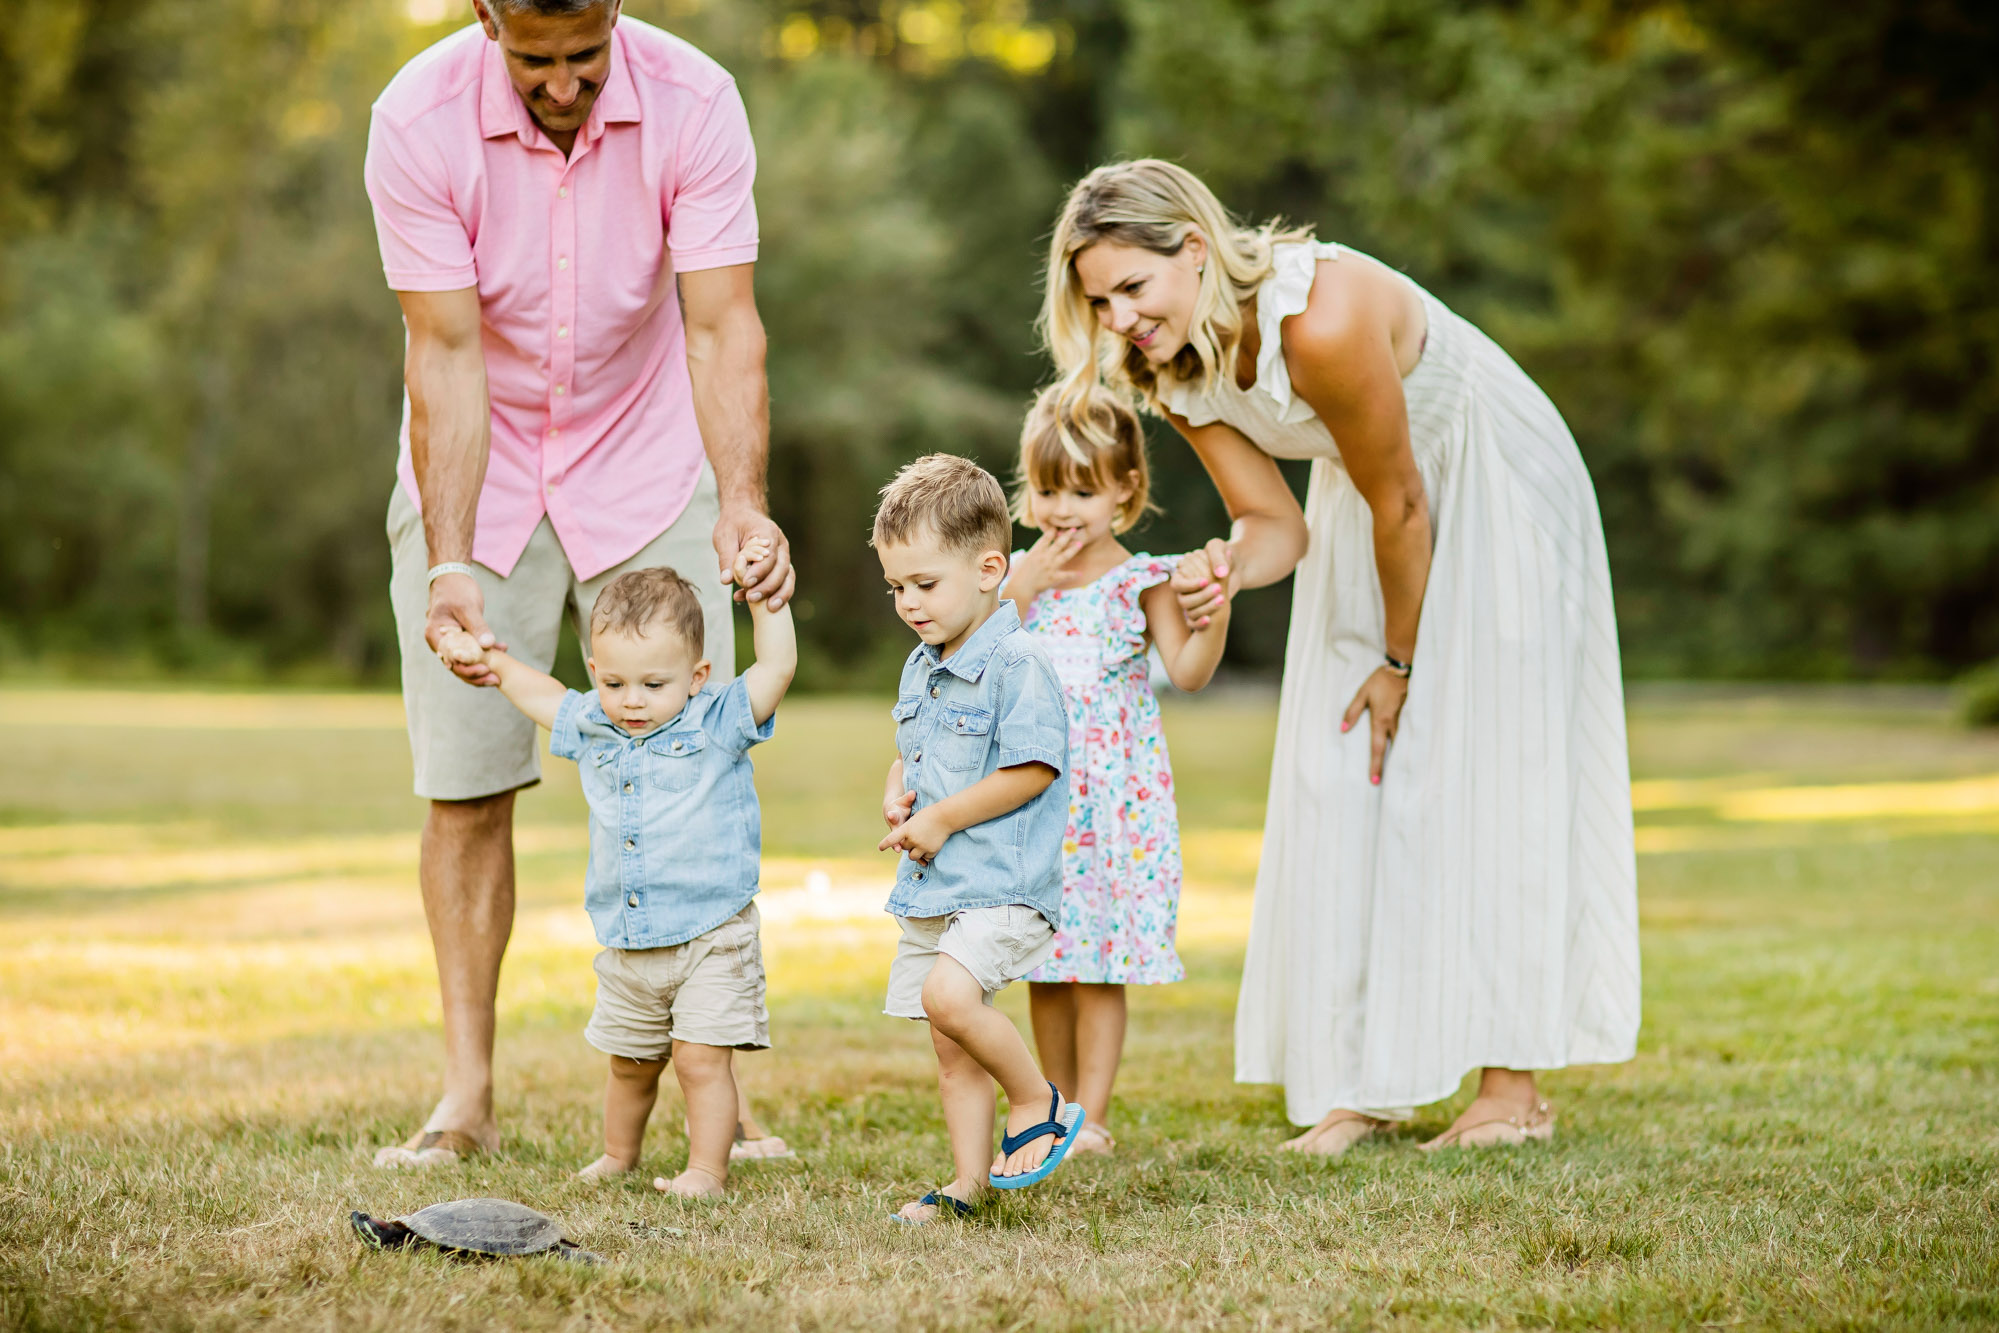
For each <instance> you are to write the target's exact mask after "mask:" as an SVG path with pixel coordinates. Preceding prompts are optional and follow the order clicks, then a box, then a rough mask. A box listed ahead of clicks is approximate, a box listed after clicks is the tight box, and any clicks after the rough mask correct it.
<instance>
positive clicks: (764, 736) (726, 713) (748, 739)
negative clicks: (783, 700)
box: [701, 676, 777, 754]
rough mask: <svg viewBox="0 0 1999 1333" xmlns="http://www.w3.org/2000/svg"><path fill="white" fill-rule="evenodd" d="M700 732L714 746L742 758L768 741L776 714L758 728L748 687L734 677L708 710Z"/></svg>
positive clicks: (740, 678) (747, 684)
mask: <svg viewBox="0 0 1999 1333" xmlns="http://www.w3.org/2000/svg"><path fill="white" fill-rule="evenodd" d="M701 729H702V730H703V731H705V732H707V733H708V734H709V735H710V736H712V737H713V738H714V739H715V741H716V743H717V744H719V745H721V746H722V747H723V748H724V749H726V750H727V751H728V752H729V753H731V754H743V753H745V752H746V751H748V750H749V748H750V747H751V746H752V745H761V744H763V743H764V742H765V741H767V740H769V739H770V738H771V736H772V734H774V733H775V732H776V730H777V714H776V712H772V713H771V715H770V716H769V717H767V718H765V719H764V720H763V725H762V726H758V725H757V715H756V710H755V709H753V708H752V707H751V706H750V687H749V683H748V681H747V679H746V678H745V677H742V676H738V677H736V678H735V679H734V680H732V681H730V682H729V688H728V689H726V690H723V691H722V697H721V698H719V699H717V700H716V701H715V706H714V707H713V708H710V709H709V710H708V715H707V716H706V717H705V718H703V719H702V726H701Z"/></svg>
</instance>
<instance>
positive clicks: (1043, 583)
mask: <svg viewBox="0 0 1999 1333" xmlns="http://www.w3.org/2000/svg"><path fill="white" fill-rule="evenodd" d="M1087 544H1088V542H1087V540H1086V539H1085V537H1084V535H1083V530H1082V529H1081V528H1043V529H1042V531H1041V536H1040V537H1039V538H1037V539H1036V541H1035V543H1034V545H1032V546H1030V547H1028V548H1027V550H1026V551H1025V552H1024V553H1023V554H1022V555H1021V557H1020V559H1018V560H1016V561H1014V562H1013V569H1012V571H1011V572H1010V573H1009V574H1008V575H1007V579H1006V585H1005V587H1003V588H1002V589H1001V590H1000V595H1001V596H1002V597H1011V598H1013V601H1014V605H1015V606H1016V607H1018V608H1019V609H1020V612H1021V614H1022V615H1025V614H1026V612H1027V607H1028V604H1029V603H1030V602H1032V601H1033V600H1034V599H1035V598H1036V597H1037V596H1039V595H1040V594H1041V593H1043V592H1045V591H1047V590H1048V589H1050V588H1073V587H1075V586H1076V585H1077V584H1079V583H1080V582H1081V581H1082V579H1081V576H1080V575H1078V574H1077V573H1076V572H1075V571H1073V570H1068V569H1065V568H1063V567H1064V566H1065V565H1067V564H1068V563H1069V562H1070V561H1072V560H1074V559H1075V558H1076V557H1077V556H1079V555H1081V554H1082V553H1083V547H1084V546H1086V545H1087Z"/></svg>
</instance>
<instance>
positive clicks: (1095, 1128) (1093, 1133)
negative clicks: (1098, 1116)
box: [1069, 1120, 1117, 1157]
mask: <svg viewBox="0 0 1999 1333" xmlns="http://www.w3.org/2000/svg"><path fill="white" fill-rule="evenodd" d="M1116 1147H1117V1140H1116V1139H1114V1138H1112V1137H1111V1132H1110V1131H1109V1130H1108V1129H1105V1128H1104V1127H1103V1126H1102V1125H1100V1124H1098V1123H1097V1122H1096V1121H1094V1120H1085V1121H1084V1122H1083V1127H1082V1128H1081V1129H1079V1130H1077V1131H1076V1146H1075V1147H1073V1148H1071V1149H1070V1150H1069V1151H1070V1153H1072V1154H1073V1155H1075V1156H1078V1157H1080V1156H1082V1155H1083V1154H1084V1153H1096V1154H1098V1155H1099V1156H1102V1157H1109V1156H1110V1155H1111V1152H1112V1150H1113V1149H1115V1148H1116Z"/></svg>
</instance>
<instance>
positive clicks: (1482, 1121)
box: [1417, 1069, 1555, 1151]
mask: <svg viewBox="0 0 1999 1333" xmlns="http://www.w3.org/2000/svg"><path fill="white" fill-rule="evenodd" d="M1554 1129H1555V1116H1554V1112H1553V1111H1552V1110H1550V1109H1549V1107H1548V1104H1547V1103H1546V1102H1544V1101H1542V1100H1541V1090H1540V1088H1539V1087H1538V1086H1536V1084H1535V1082H1534V1075H1533V1074H1532V1073H1531V1072H1529V1071H1527V1070H1523V1069H1487V1070H1485V1071H1484V1072H1483V1073H1482V1074H1481V1075H1480V1077H1479V1082H1478V1096H1476V1097H1474V1098H1472V1103H1471V1105H1470V1106H1467V1107H1466V1108H1465V1109H1464V1110H1463V1111H1462V1112H1461V1113H1460V1114H1459V1115H1458V1118H1457V1119H1456V1120H1453V1121H1452V1122H1451V1127H1450V1128H1449V1129H1447V1130H1445V1131H1444V1132H1443V1133H1441V1134H1439V1135H1438V1136H1437V1137H1436V1138H1434V1139H1431V1140H1430V1141H1429V1142H1428V1143H1424V1144H1419V1145H1417V1146H1419V1147H1421V1148H1422V1149H1424V1150H1425V1151H1433V1150H1435V1149H1437V1148H1451V1147H1466V1148H1483V1147H1491V1146H1494V1145H1497V1144H1504V1143H1519V1142H1522V1141H1523V1140H1525V1139H1545V1138H1549V1137H1552V1136H1553V1134H1554Z"/></svg>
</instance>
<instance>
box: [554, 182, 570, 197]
mask: <svg viewBox="0 0 1999 1333" xmlns="http://www.w3.org/2000/svg"><path fill="white" fill-rule="evenodd" d="M555 194H556V197H557V198H559V199H567V198H568V197H569V187H568V186H567V185H558V186H557V187H556V189H555Z"/></svg>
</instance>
